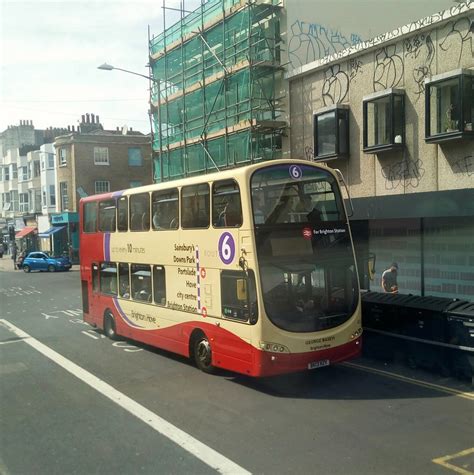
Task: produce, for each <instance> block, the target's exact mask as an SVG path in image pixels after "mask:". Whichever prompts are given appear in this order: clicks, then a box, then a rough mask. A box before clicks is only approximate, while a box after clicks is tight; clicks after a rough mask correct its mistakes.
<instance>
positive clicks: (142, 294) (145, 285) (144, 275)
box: [130, 264, 152, 302]
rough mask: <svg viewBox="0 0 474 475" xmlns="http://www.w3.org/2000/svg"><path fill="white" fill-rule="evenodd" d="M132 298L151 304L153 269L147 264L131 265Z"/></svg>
mask: <svg viewBox="0 0 474 475" xmlns="http://www.w3.org/2000/svg"><path fill="white" fill-rule="evenodd" d="M130 271H131V278H132V279H131V280H132V297H133V299H134V300H139V301H142V302H151V301H152V294H151V269H150V266H149V265H146V264H132V265H131V269H130Z"/></svg>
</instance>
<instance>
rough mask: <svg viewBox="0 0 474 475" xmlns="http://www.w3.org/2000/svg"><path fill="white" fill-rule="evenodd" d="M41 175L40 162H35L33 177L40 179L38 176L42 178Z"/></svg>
mask: <svg viewBox="0 0 474 475" xmlns="http://www.w3.org/2000/svg"><path fill="white" fill-rule="evenodd" d="M40 174H41V169H40V161H39V160H35V161H34V162H33V176H34V177H38V176H40Z"/></svg>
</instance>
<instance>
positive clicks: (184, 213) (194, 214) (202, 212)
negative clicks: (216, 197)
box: [181, 183, 209, 229]
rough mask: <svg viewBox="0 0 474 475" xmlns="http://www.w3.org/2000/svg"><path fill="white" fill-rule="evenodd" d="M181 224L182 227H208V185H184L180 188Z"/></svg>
mask: <svg viewBox="0 0 474 475" xmlns="http://www.w3.org/2000/svg"><path fill="white" fill-rule="evenodd" d="M181 225H182V227H183V228H185V229H186V228H187V229H190V228H208V227H209V185H208V184H207V183H202V184H201V185H191V186H184V187H183V188H182V189H181Z"/></svg>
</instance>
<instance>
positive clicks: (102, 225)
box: [99, 200, 115, 233]
mask: <svg viewBox="0 0 474 475" xmlns="http://www.w3.org/2000/svg"><path fill="white" fill-rule="evenodd" d="M99 231H102V232H109V233H110V232H115V200H104V201H101V202H99Z"/></svg>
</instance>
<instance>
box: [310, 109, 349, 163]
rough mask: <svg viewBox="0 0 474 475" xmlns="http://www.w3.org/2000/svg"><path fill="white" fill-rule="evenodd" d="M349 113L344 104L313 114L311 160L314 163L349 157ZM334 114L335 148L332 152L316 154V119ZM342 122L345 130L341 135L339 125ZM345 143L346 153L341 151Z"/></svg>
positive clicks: (319, 110)
mask: <svg viewBox="0 0 474 475" xmlns="http://www.w3.org/2000/svg"><path fill="white" fill-rule="evenodd" d="M349 112H350V108H349V106H348V105H345V104H334V105H331V106H328V107H323V108H322V109H318V110H316V111H314V112H313V145H314V146H313V158H314V159H315V161H318V162H319V161H327V160H334V159H337V158H348V157H349V155H350V140H349V137H350V133H349V123H350V121H349V115H350V114H349ZM332 113H334V118H333V119H332V120H334V129H335V147H334V152H328V153H322V154H319V153H318V144H319V140H318V130H319V129H318V117H320V116H323V115H328V114H332ZM340 120H342V121H343V122H344V123H345V125H346V130H345V132H344V133H343V135H342V134H341V130H340V123H339V121H340ZM343 141H345V144H346V149H347V150H346V151H342V150H341V149H342V144H343Z"/></svg>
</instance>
